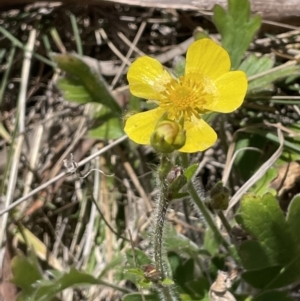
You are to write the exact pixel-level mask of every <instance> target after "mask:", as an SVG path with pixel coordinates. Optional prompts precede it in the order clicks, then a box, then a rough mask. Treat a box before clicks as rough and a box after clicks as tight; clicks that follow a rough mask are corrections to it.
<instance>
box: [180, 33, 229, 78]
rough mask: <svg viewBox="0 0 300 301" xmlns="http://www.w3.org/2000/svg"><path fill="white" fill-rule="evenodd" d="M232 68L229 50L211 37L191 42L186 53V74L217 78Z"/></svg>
mask: <svg viewBox="0 0 300 301" xmlns="http://www.w3.org/2000/svg"><path fill="white" fill-rule="evenodd" d="M229 70H230V58H229V55H228V53H227V51H226V50H225V49H224V48H222V47H221V46H219V45H218V44H217V43H215V42H214V41H212V40H210V39H202V40H198V41H196V42H194V43H192V44H191V46H190V47H189V49H188V51H187V54H186V66H185V74H188V73H195V74H197V73H198V74H202V75H204V76H207V77H210V78H211V79H216V78H218V77H219V76H221V75H222V74H224V73H226V72H228V71H229Z"/></svg>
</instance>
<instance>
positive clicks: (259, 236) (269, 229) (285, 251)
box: [236, 194, 300, 289]
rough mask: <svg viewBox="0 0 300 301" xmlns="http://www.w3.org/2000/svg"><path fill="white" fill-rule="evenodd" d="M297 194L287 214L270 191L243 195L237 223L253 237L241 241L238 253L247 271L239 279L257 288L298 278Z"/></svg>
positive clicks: (275, 286) (281, 285) (298, 210)
mask: <svg viewBox="0 0 300 301" xmlns="http://www.w3.org/2000/svg"><path fill="white" fill-rule="evenodd" d="M299 214H300V196H296V197H294V199H293V200H292V201H291V204H290V206H289V209H288V214H287V217H286V218H285V216H284V213H283V212H282V210H281V209H280V207H279V204H278V201H277V200H276V198H275V197H274V196H272V195H271V194H265V195H264V196H262V197H260V196H258V195H255V194H248V195H245V196H244V197H243V199H242V202H241V208H240V212H239V214H238V215H236V220H237V222H238V223H239V224H240V225H241V226H242V227H243V228H244V229H245V230H246V231H247V232H249V233H250V234H251V235H252V236H253V237H254V238H255V240H251V241H246V242H244V243H242V245H241V247H240V250H239V254H240V257H241V259H242V263H243V265H244V268H245V269H246V270H247V271H246V272H245V273H244V274H243V278H244V279H245V280H246V281H247V282H249V283H250V284H251V285H253V286H254V287H257V288H261V289H266V288H279V287H283V286H286V285H289V284H292V283H293V282H295V281H297V280H299V279H300V276H299V275H300V252H299V251H300V237H299V225H300V223H299Z"/></svg>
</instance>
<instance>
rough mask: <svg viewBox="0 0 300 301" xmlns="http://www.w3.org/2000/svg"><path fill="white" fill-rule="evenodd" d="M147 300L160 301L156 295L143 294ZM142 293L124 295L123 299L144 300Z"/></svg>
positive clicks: (127, 300)
mask: <svg viewBox="0 0 300 301" xmlns="http://www.w3.org/2000/svg"><path fill="white" fill-rule="evenodd" d="M143 297H144V298H145V299H146V300H147V301H160V299H159V297H158V296H156V295H143ZM143 297H142V295H141V294H140V293H132V294H127V295H125V296H124V298H123V301H144V299H143Z"/></svg>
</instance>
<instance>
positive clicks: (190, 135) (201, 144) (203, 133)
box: [179, 117, 217, 153]
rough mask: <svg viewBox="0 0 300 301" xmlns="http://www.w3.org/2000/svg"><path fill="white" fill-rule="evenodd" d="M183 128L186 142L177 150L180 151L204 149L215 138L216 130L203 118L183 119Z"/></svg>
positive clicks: (192, 151)
mask: <svg viewBox="0 0 300 301" xmlns="http://www.w3.org/2000/svg"><path fill="white" fill-rule="evenodd" d="M184 128H185V130H186V142H185V145H184V146H183V147H182V148H181V149H180V150H179V151H180V152H183V153H194V152H198V151H204V150H205V149H207V148H209V147H211V146H212V145H213V144H214V143H215V142H216V140H217V134H216V132H215V131H214V130H213V129H212V128H211V127H210V126H209V125H208V124H207V123H206V122H205V121H204V120H203V119H198V118H196V117H194V118H193V119H192V120H191V121H185V122H184Z"/></svg>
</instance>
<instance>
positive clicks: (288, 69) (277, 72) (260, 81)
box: [248, 64, 299, 93]
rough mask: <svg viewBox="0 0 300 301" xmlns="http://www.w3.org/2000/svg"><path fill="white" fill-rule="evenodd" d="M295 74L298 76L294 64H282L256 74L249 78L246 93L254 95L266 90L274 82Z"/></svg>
mask: <svg viewBox="0 0 300 301" xmlns="http://www.w3.org/2000/svg"><path fill="white" fill-rule="evenodd" d="M295 74H299V66H297V65H296V64H284V65H281V66H278V67H275V68H272V69H269V70H268V71H265V72H261V73H259V74H256V75H255V76H253V77H250V78H249V83H248V93H249V92H251V93H256V92H259V91H261V90H264V89H268V88H269V87H270V84H273V83H274V82H275V81H277V80H279V79H282V78H285V77H288V76H291V75H295Z"/></svg>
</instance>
